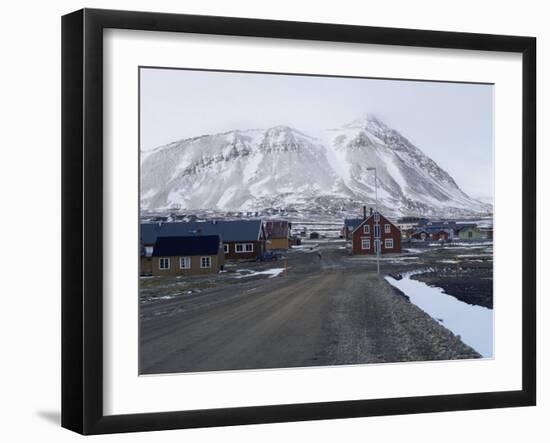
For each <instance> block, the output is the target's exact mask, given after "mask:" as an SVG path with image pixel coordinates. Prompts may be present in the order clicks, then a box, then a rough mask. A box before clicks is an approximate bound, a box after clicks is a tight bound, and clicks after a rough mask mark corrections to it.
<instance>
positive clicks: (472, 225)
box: [454, 223, 477, 232]
mask: <svg viewBox="0 0 550 443" xmlns="http://www.w3.org/2000/svg"><path fill="white" fill-rule="evenodd" d="M468 228H469V229H476V228H477V225H476V224H475V223H462V224H459V225H457V226H456V227H455V228H454V229H455V232H460V231H462V230H463V229H468Z"/></svg>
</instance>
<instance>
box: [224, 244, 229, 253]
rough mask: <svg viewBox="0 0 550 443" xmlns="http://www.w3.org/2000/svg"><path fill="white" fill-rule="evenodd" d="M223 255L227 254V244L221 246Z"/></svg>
mask: <svg viewBox="0 0 550 443" xmlns="http://www.w3.org/2000/svg"><path fill="white" fill-rule="evenodd" d="M223 253H224V254H229V245H228V244H227V243H224V244H223Z"/></svg>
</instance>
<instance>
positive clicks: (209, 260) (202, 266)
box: [201, 256, 212, 269]
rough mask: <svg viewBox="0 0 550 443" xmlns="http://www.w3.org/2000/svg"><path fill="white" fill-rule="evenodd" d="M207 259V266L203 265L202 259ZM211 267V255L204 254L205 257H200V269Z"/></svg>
mask: <svg viewBox="0 0 550 443" xmlns="http://www.w3.org/2000/svg"><path fill="white" fill-rule="evenodd" d="M205 259H206V260H208V266H204V265H203V262H202V261H203V260H205ZM211 267H212V257H210V256H206V257H201V269H209V268H211Z"/></svg>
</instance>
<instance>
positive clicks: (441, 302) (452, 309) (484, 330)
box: [385, 271, 493, 358]
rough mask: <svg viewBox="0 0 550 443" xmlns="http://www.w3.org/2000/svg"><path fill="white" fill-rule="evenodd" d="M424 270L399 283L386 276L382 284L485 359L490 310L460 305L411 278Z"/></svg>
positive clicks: (490, 330)
mask: <svg viewBox="0 0 550 443" xmlns="http://www.w3.org/2000/svg"><path fill="white" fill-rule="evenodd" d="M422 272H424V271H415V272H409V273H405V274H403V278H402V279H401V280H396V279H395V278H393V277H390V276H386V277H385V279H386V281H387V282H388V283H389V284H391V285H392V286H394V287H396V288H397V289H399V290H400V291H402V292H403V293H405V294H406V295H407V296H408V297H409V298H410V300H411V302H412V303H414V304H415V305H416V306H418V307H419V308H420V309H422V310H423V311H424V312H426V313H427V314H429V315H430V316H431V317H432V318H434V319H435V320H437V321H438V322H439V323H441V324H442V325H443V326H445V327H446V328H447V329H449V330H450V331H451V332H453V333H454V334H456V335H460V338H461V339H462V341H463V342H464V343H466V344H467V345H469V346H471V347H472V348H474V349H475V350H476V351H477V352H479V353H480V354H481V355H482V356H483V357H485V358H491V357H492V356H493V310H492V309H488V308H485V307H482V306H474V305H469V304H467V303H464V302H462V301H460V300H458V299H457V298H455V297H453V296H452V295H448V294H445V293H444V292H443V289H441V288H434V287H431V286H428V285H427V284H425V283H424V282H421V281H417V280H413V279H411V276H413V275H415V274H419V273H422Z"/></svg>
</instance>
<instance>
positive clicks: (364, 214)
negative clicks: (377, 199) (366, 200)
mask: <svg viewBox="0 0 550 443" xmlns="http://www.w3.org/2000/svg"><path fill="white" fill-rule="evenodd" d="M365 218H367V207H366V206H363V219H365Z"/></svg>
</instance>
